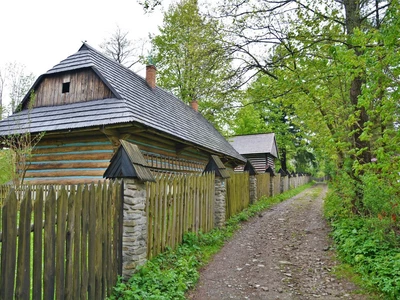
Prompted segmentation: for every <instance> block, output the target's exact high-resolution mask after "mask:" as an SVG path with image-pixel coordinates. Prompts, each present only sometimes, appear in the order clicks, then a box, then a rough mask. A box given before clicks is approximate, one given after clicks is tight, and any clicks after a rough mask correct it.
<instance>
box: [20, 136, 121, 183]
mask: <svg viewBox="0 0 400 300" xmlns="http://www.w3.org/2000/svg"><path fill="white" fill-rule="evenodd" d="M113 152H114V150H113V145H112V143H111V142H110V141H109V140H108V139H107V137H106V136H104V135H103V134H101V133H100V132H98V133H97V134H96V133H94V132H91V133H90V134H87V135H70V134H66V135H60V136H56V137H46V136H45V137H44V138H43V139H42V140H41V141H40V143H39V144H38V145H37V146H36V147H35V149H34V151H33V157H32V161H31V165H30V166H29V168H28V170H27V172H26V176H25V182H26V183H31V184H42V183H43V184H48V183H52V184H76V183H84V182H93V181H97V180H102V179H103V174H104V171H105V170H106V168H107V167H108V165H109V163H110V159H111V157H112V155H113Z"/></svg>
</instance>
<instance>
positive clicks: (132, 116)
mask: <svg viewBox="0 0 400 300" xmlns="http://www.w3.org/2000/svg"><path fill="white" fill-rule="evenodd" d="M84 68H90V69H92V70H93V71H94V72H95V73H96V74H97V75H98V76H99V77H100V78H101V79H102V80H103V82H104V83H105V84H106V85H107V86H108V87H109V88H110V90H111V91H112V92H113V94H114V95H115V98H110V99H102V100H93V101H88V102H80V103H74V104H68V105H60V106H49V107H38V108H33V109H31V110H23V111H20V112H18V113H15V114H13V115H12V116H10V117H9V118H7V119H5V120H2V121H0V136H6V135H10V134H15V133H21V132H26V131H30V132H31V133H39V132H51V131H57V130H70V129H78V128H87V127H93V126H106V125H111V124H112V125H115V124H122V123H132V122H135V123H139V124H142V125H144V126H147V127H149V128H152V129H156V130H159V131H161V132H162V133H165V134H168V135H171V136H173V137H176V138H179V139H181V140H183V141H186V142H189V143H191V144H194V145H198V146H201V147H203V148H206V149H210V150H212V151H213V152H216V153H220V154H222V155H225V156H228V157H232V158H235V159H237V160H240V161H243V162H244V161H245V159H244V158H243V157H242V156H241V155H240V154H239V153H238V152H237V151H236V150H235V149H234V148H233V147H232V146H231V145H230V144H229V143H228V142H227V141H226V139H225V138H224V137H223V136H222V135H221V134H220V133H219V132H218V131H217V130H216V129H215V128H214V126H213V125H212V124H211V123H209V122H208V121H207V120H206V119H205V118H204V117H203V116H202V115H201V114H200V113H198V112H196V111H194V110H193V109H192V108H191V107H189V106H188V105H186V104H185V103H183V102H182V101H181V100H179V99H178V98H176V97H175V96H173V95H172V94H171V93H169V92H167V91H165V90H163V89H162V88H159V87H156V88H154V89H152V88H150V87H149V86H148V84H147V82H146V80H145V79H144V78H143V77H141V76H139V75H137V74H136V73H134V72H132V71H131V70H129V69H127V68H125V67H124V66H122V65H120V64H119V63H117V62H115V61H113V60H111V59H109V58H108V57H106V56H104V55H103V54H102V53H100V52H98V51H97V50H95V49H93V48H92V47H90V46H89V45H87V44H83V45H82V46H81V48H80V49H79V50H78V52H77V53H75V54H73V55H71V56H69V57H68V58H67V59H65V60H63V61H61V62H60V63H59V64H57V65H55V66H54V67H53V68H52V69H50V70H49V71H48V72H47V73H45V74H43V75H42V76H40V77H39V78H38V79H37V81H36V82H35V84H34V85H33V87H32V89H33V90H34V89H35V88H36V87H37V86H38V85H39V84H40V82H41V81H42V80H43V78H45V77H46V76H51V75H53V74H57V73H63V72H69V71H74V70H78V69H84ZM28 94H29V93H28ZM28 98H29V97H28V96H26V97H25V98H24V100H23V103H22V106H24V103H25V102H26V101H28Z"/></svg>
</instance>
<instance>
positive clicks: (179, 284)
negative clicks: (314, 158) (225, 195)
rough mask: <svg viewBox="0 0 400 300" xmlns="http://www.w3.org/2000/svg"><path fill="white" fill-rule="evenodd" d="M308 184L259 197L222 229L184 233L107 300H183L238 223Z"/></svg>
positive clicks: (288, 196) (292, 194)
mask: <svg viewBox="0 0 400 300" xmlns="http://www.w3.org/2000/svg"><path fill="white" fill-rule="evenodd" d="M310 185H311V184H307V185H303V186H301V187H298V188H296V189H293V190H289V191H287V192H285V193H283V194H280V195H277V196H275V197H271V198H266V197H263V198H261V199H260V200H259V201H257V202H256V203H255V204H253V205H251V206H250V207H248V208H247V209H245V210H243V211H242V212H240V213H239V214H237V215H235V216H233V217H232V218H230V219H229V220H228V221H227V222H226V226H225V227H224V228H220V229H213V230H212V231H210V232H209V233H199V234H198V235H196V234H195V233H187V234H186V235H185V236H184V239H183V243H182V244H181V245H179V246H178V247H177V249H176V250H175V251H173V250H172V249H168V250H167V251H166V252H165V253H162V254H160V255H158V256H157V257H155V258H153V259H152V260H151V261H148V262H146V264H145V265H144V266H142V267H140V268H139V269H138V271H137V273H135V274H134V275H133V276H132V278H130V279H129V280H128V281H127V282H124V281H123V280H122V279H120V280H119V282H118V284H117V285H116V287H114V293H113V295H112V296H111V299H157V300H164V299H165V300H167V299H185V292H186V291H187V290H188V289H190V288H193V287H194V286H195V284H196V282H197V280H198V279H199V272H198V270H199V269H200V267H202V266H204V265H205V264H206V263H207V262H208V261H209V259H210V258H211V257H212V255H213V254H215V253H216V252H218V251H219V249H220V248H221V247H222V246H223V244H224V242H225V241H226V240H227V239H229V238H230V237H231V236H232V235H233V233H234V232H235V231H236V230H237V229H238V228H239V227H240V223H241V222H243V221H246V220H248V219H249V218H250V217H252V216H254V215H255V214H257V213H258V212H260V211H262V210H264V209H266V208H269V207H270V206H271V205H272V204H274V203H278V202H281V201H284V200H286V199H288V198H290V197H293V196H294V195H296V194H298V193H300V192H301V191H303V190H305V189H306V188H308V187H310Z"/></svg>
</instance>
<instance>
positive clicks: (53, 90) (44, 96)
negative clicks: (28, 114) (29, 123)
mask: <svg viewBox="0 0 400 300" xmlns="http://www.w3.org/2000/svg"><path fill="white" fill-rule="evenodd" d="M35 94H36V99H35V101H34V103H32V107H41V106H55V105H63V104H71V103H77V102H85V101H90V100H98V99H107V98H113V97H114V95H113V93H112V92H111V90H110V89H109V88H108V87H107V86H106V85H105V84H104V83H103V81H102V80H101V79H100V77H99V76H97V74H96V73H94V72H93V70H91V69H84V70H81V71H76V72H68V73H64V74H61V75H60V74H58V75H53V76H50V77H46V78H44V79H43V81H42V82H41V83H40V85H39V86H38V88H37V89H36V91H35Z"/></svg>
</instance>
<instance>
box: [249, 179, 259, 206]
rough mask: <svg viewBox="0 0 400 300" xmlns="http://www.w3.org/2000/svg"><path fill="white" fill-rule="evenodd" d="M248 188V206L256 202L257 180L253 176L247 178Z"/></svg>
mask: <svg viewBox="0 0 400 300" xmlns="http://www.w3.org/2000/svg"><path fill="white" fill-rule="evenodd" d="M249 181H250V182H249V184H250V186H249V188H250V204H253V203H255V202H256V201H257V178H256V176H255V175H250V176H249Z"/></svg>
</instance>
